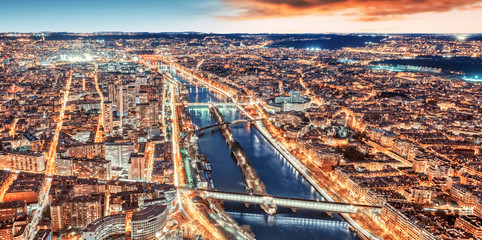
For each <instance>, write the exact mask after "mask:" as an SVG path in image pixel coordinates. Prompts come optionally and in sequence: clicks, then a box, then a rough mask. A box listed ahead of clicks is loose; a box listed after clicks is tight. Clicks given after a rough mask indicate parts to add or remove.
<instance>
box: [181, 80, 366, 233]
mask: <svg viewBox="0 0 482 240" xmlns="http://www.w3.org/2000/svg"><path fill="white" fill-rule="evenodd" d="M174 77H175V78H177V79H178V80H179V81H180V82H183V83H186V81H185V80H184V79H182V78H181V77H179V76H176V75H174ZM188 91H189V99H190V102H221V101H225V99H223V97H222V96H219V95H215V94H213V93H212V92H210V91H208V90H207V89H206V88H203V87H188ZM220 110H221V112H222V113H223V115H224V117H225V119H226V120H227V121H232V120H236V119H239V118H242V116H241V115H240V114H239V113H238V111H237V110H236V108H229V107H228V108H220ZM189 111H190V113H191V120H192V122H193V123H194V124H196V125H198V126H199V127H203V126H209V125H212V124H214V123H215V120H214V118H213V117H212V116H211V115H210V113H209V110H208V108H207V107H190V109H189ZM231 128H232V132H233V135H234V137H235V139H236V140H237V141H238V142H239V143H240V144H241V146H242V147H243V148H244V150H245V152H246V155H247V156H248V158H249V160H250V161H251V163H252V165H253V167H254V168H255V170H256V172H257V173H258V175H259V177H260V179H261V181H263V182H264V184H265V185H266V189H267V192H268V194H270V195H273V196H280V197H295V198H304V199H320V200H321V199H323V198H322V196H321V195H319V194H318V193H317V192H316V191H315V190H314V188H312V187H311V186H310V184H309V183H308V182H307V181H305V179H304V178H303V177H302V176H301V175H300V174H298V172H297V171H296V170H295V169H294V168H293V167H292V166H291V165H290V164H289V163H288V161H287V160H286V159H285V158H284V157H283V156H282V155H281V154H280V153H279V152H278V151H277V150H276V149H275V148H274V147H273V146H272V145H271V144H270V143H269V142H268V141H267V140H266V139H265V138H264V137H263V135H262V134H261V133H260V132H259V131H258V130H257V129H256V128H255V127H254V126H247V125H245V124H241V125H237V126H232V127H231ZM199 147H200V151H201V153H202V154H205V155H206V157H207V159H208V160H209V162H210V163H211V169H212V173H211V176H212V179H213V182H214V187H215V189H217V190H222V191H228V192H243V193H244V192H245V187H244V181H243V176H242V174H241V170H240V168H239V167H238V166H237V165H236V162H235V160H234V159H233V157H231V151H230V149H229V147H228V145H227V144H226V142H225V140H224V138H223V136H222V134H221V132H219V131H216V130H215V131H212V132H211V131H206V132H205V133H204V134H202V135H199ZM224 206H225V209H226V211H227V212H228V213H229V214H230V215H231V216H232V217H233V219H234V220H236V221H237V222H238V223H239V224H241V225H243V224H247V225H249V226H250V227H251V230H252V231H253V233H254V234H255V235H256V238H257V239H261V240H264V239H279V240H285V239H286V240H288V239H289V240H292V239H330V240H342V239H343V240H349V239H358V238H357V237H356V235H355V234H354V233H352V232H351V231H349V229H348V223H347V222H346V221H345V220H344V219H343V218H342V217H341V216H340V215H338V214H334V215H333V216H329V215H327V214H326V213H323V212H318V211H311V210H297V211H296V212H293V211H292V210H291V209H286V208H278V211H277V213H276V215H274V216H270V215H268V214H266V213H264V211H263V210H262V209H261V208H260V207H259V206H257V205H251V206H248V207H247V206H245V205H244V204H241V203H232V202H226V203H225V205H224Z"/></svg>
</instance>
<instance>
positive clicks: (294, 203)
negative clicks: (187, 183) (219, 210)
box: [180, 189, 381, 214]
mask: <svg viewBox="0 0 482 240" xmlns="http://www.w3.org/2000/svg"><path fill="white" fill-rule="evenodd" d="M180 190H187V191H193V192H196V193H198V194H199V195H200V196H202V197H206V198H214V199H218V200H221V201H231V202H242V203H247V204H260V205H269V206H276V207H278V206H280V207H286V208H292V209H311V210H318V211H323V212H336V213H356V212H357V210H358V209H359V208H381V207H379V206H371V205H361V204H349V203H340V202H327V201H316V200H307V199H298V198H283V197H273V196H271V195H256V194H253V195H250V194H244V193H230V192H221V191H204V190H193V189H180ZM270 214H272V213H270Z"/></svg>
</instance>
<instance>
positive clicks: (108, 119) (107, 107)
mask: <svg viewBox="0 0 482 240" xmlns="http://www.w3.org/2000/svg"><path fill="white" fill-rule="evenodd" d="M113 111H114V110H113V108H112V102H111V101H105V102H104V131H105V134H106V135H107V136H110V135H112V133H113V131H114V115H113V114H114V113H113Z"/></svg>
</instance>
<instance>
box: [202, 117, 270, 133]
mask: <svg viewBox="0 0 482 240" xmlns="http://www.w3.org/2000/svg"><path fill="white" fill-rule="evenodd" d="M263 120H264V118H258V119H239V120H235V121H232V122H224V123H218V124H214V125H210V126H206V127H202V128H199V129H195V130H194V131H193V132H202V131H204V130H206V129H212V128H215V127H219V126H221V125H228V126H229V125H233V124H238V123H251V122H257V121H263Z"/></svg>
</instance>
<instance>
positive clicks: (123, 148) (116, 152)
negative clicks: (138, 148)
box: [105, 142, 134, 169]
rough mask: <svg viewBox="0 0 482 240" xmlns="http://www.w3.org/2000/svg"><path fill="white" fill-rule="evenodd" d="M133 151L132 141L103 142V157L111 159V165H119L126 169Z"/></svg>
mask: <svg viewBox="0 0 482 240" xmlns="http://www.w3.org/2000/svg"><path fill="white" fill-rule="evenodd" d="M133 152H134V143H132V142H123V143H117V142H106V143H105V159H106V160H109V161H111V166H112V167H121V168H124V169H127V168H128V166H129V159H130V156H131V154H132V153H133Z"/></svg>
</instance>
